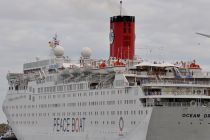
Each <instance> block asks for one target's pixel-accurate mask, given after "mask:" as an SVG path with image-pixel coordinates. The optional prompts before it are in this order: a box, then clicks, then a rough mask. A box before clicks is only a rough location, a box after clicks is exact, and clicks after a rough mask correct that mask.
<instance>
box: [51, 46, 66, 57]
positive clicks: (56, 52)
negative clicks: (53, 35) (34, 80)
mask: <svg viewBox="0 0 210 140" xmlns="http://www.w3.org/2000/svg"><path fill="white" fill-rule="evenodd" d="M53 51H54V55H55V56H56V57H62V56H63V55H64V48H63V47H61V46H59V45H57V46H56V47H55V48H54V49H53Z"/></svg>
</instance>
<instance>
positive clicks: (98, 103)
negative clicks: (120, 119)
mask: <svg viewBox="0 0 210 140" xmlns="http://www.w3.org/2000/svg"><path fill="white" fill-rule="evenodd" d="M136 103H137V102H136V100H117V101H115V100H109V101H90V102H71V103H53V104H38V105H19V106H18V105H16V106H3V108H4V109H15V110H18V109H33V108H58V107H66V106H67V107H84V106H87V105H88V106H103V105H116V104H118V105H121V104H125V105H126V104H127V105H131V104H136Z"/></svg>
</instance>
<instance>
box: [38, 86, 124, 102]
mask: <svg viewBox="0 0 210 140" xmlns="http://www.w3.org/2000/svg"><path fill="white" fill-rule="evenodd" d="M45 88H50V87H45ZM53 91H54V90H53ZM116 93H117V94H122V93H125V94H128V89H124V90H112V91H95V92H83V93H81V92H80V93H71V94H57V96H56V95H40V96H39V99H40V100H41V99H52V98H54V99H55V98H56V97H57V98H61V97H63V98H65V97H87V96H98V95H114V94H116Z"/></svg>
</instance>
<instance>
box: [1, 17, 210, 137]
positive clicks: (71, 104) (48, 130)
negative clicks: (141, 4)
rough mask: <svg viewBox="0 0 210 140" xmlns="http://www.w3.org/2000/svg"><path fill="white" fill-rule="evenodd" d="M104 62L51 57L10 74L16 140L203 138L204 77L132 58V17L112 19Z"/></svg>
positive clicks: (207, 94)
mask: <svg viewBox="0 0 210 140" xmlns="http://www.w3.org/2000/svg"><path fill="white" fill-rule="evenodd" d="M110 23H111V24H110V57H109V59H108V60H97V59H93V58H91V50H90V49H89V48H84V49H83V50H82V52H81V57H80V59H79V60H78V61H74V60H71V59H69V58H67V57H64V49H63V47H61V46H60V45H59V41H58V40H57V36H55V37H54V38H53V40H52V41H50V42H49V45H50V47H51V49H52V51H53V53H54V57H52V58H50V59H47V60H39V59H37V60H36V61H34V62H30V63H25V64H24V65H23V72H22V73H8V75H7V80H8V84H9V87H8V93H7V95H6V98H5V101H4V104H3V111H4V113H5V115H6V117H7V119H8V121H9V124H10V126H11V127H12V129H13V131H14V132H15V135H16V137H17V138H18V140H46V139H50V140H57V139H61V140H67V139H68V140H69V139H73V140H119V139H126V140H198V139H199V140H208V139H209V134H208V133H209V130H210V73H204V72H202V69H201V68H200V66H199V65H198V64H196V62H195V61H192V62H190V63H189V62H188V63H185V62H177V63H175V64H171V63H166V62H162V63H160V62H148V61H143V60H141V59H137V58H136V57H135V30H134V29H135V18H134V17H133V16H123V15H121V14H120V15H119V16H114V17H111V19H110Z"/></svg>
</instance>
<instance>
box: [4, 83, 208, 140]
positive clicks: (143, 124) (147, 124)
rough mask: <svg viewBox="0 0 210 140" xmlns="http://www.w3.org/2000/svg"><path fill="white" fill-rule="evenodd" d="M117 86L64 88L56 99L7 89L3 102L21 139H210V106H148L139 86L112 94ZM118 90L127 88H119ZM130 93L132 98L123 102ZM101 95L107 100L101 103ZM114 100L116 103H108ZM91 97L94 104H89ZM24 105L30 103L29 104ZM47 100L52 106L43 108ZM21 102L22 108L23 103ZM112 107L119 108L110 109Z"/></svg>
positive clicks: (19, 139)
mask: <svg viewBox="0 0 210 140" xmlns="http://www.w3.org/2000/svg"><path fill="white" fill-rule="evenodd" d="M112 90H113V89H108V90H105V91H104V93H105V94H103V91H99V90H98V91H97V92H98V93H100V94H98V95H95V92H96V90H95V91H89V92H93V93H94V95H90V96H87V97H85V98H83V97H76V96H75V97H68V94H71V95H73V93H60V97H59V98H58V95H56V98H55V99H54V100H53V99H48V96H49V94H46V95H40V94H37V95H36V94H31V95H32V96H31V95H29V93H22V94H21V93H19V94H8V95H7V99H6V100H5V102H4V106H11V108H10V109H8V110H7V111H6V112H5V113H6V115H8V116H7V118H8V120H9V122H10V125H11V127H12V128H13V131H14V132H15V134H16V136H17V138H18V140H46V139H48V140H58V139H60V140H67V139H68V140H69V139H73V140H118V139H125V140H127V139H129V140H183V139H184V140H198V138H201V137H202V139H201V140H207V139H208V135H209V134H208V133H209V130H210V124H209V123H210V117H209V116H208V114H210V108H209V107H202V106H194V107H181V106H179V107H175V106H173V107H162V106H160V107H157V106H156V107H145V106H143V105H142V104H141V103H140V101H139V98H140V97H141V90H140V88H138V87H136V88H132V89H130V90H129V92H128V93H125V92H124V91H125V89H124V88H121V89H115V90H116V93H115V94H111V91H112ZM118 90H119V91H120V92H121V91H122V93H119V94H118ZM136 91H138V92H136ZM84 92H87V93H88V94H89V92H88V91H82V92H81V93H82V96H83V93H84ZM74 93H75V94H77V95H78V93H79V94H80V92H74ZM63 94H65V97H63ZM121 95H123V96H121ZM44 96H46V99H44ZM18 97H19V98H18ZM20 97H21V98H20ZM32 97H34V98H35V102H34V101H32V100H31V99H30V98H32ZM52 97H53V94H52ZM11 99H14V100H12V101H11ZM126 99H127V100H129V101H130V104H126V105H125V104H124V102H125V100H126ZM100 101H105V102H106V103H105V104H104V105H102V104H101V103H99V102H100ZM109 101H115V103H113V104H110V105H108V104H107V103H108V102H109ZM73 102H76V103H77V104H78V103H84V102H86V103H87V104H86V106H83V107H82V106H81V107H80V106H77V105H76V106H75V107H72V106H68V103H73ZM89 102H90V103H89ZM91 102H94V104H95V105H90V104H92V103H91ZM131 102H132V103H131ZM134 102H135V103H134ZM55 103H58V104H59V103H62V104H60V107H55V108H53V107H50V104H55ZM63 103H64V104H65V105H63ZM97 104H98V105H97ZM24 105H27V106H26V108H24ZM28 105H29V106H32V105H34V108H32V107H29V106H28ZM44 105H46V106H49V107H46V106H45V107H43V108H42V107H41V106H44ZM89 105H90V106H89ZM12 106H14V108H13V109H12ZM16 106H18V108H16ZM20 106H22V107H23V108H22V109H20ZM35 106H36V107H35ZM62 106H63V107H62ZM10 111H11V112H10ZM112 111H114V114H111V113H113V112H112ZM78 112H79V113H78ZM80 112H81V113H80ZM84 112H86V114H84ZM91 112H92V113H91ZM69 113H70V114H69ZM32 114H33V115H32ZM189 114H200V115H198V116H197V117H195V118H192V117H186V116H184V115H189ZM12 115H13V116H12ZM204 115H205V118H204ZM77 118H78V119H77ZM83 118H85V119H83Z"/></svg>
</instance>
